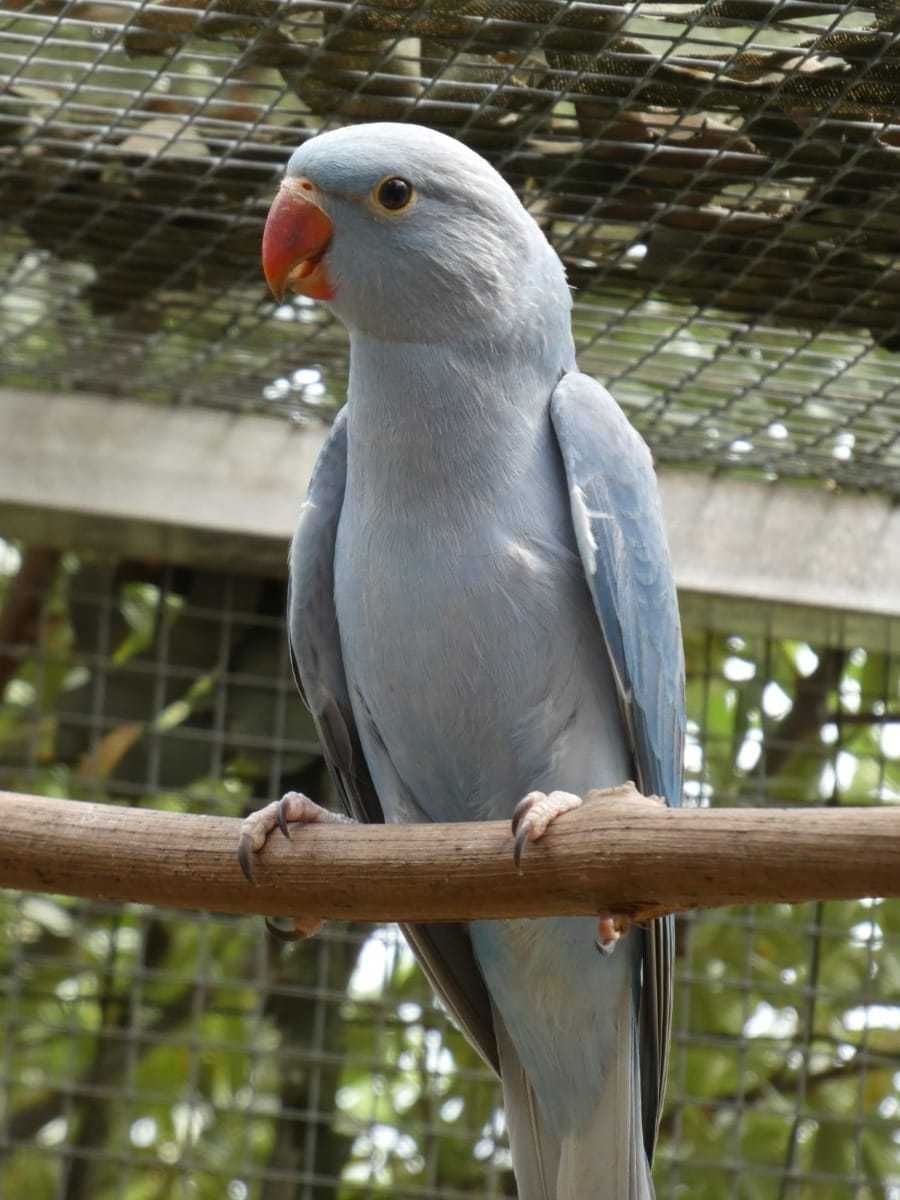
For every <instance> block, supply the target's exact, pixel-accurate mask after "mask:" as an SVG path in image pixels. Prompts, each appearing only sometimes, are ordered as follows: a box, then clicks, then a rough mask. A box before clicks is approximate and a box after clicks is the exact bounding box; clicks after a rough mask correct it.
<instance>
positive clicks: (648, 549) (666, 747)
mask: <svg viewBox="0 0 900 1200" xmlns="http://www.w3.org/2000/svg"><path fill="white" fill-rule="evenodd" d="M550 415H551V420H552V423H553V428H554V430H555V432H556V437H557V441H558V443H559V448H560V451H561V453H562V459H563V465H564V467H565V473H566V479H567V482H568V485H569V497H570V503H571V511H572V521H573V524H574V527H575V536H576V541H577V543H578V549H579V551H580V554H581V559H582V562H583V564H584V569H585V574H586V576H587V582H588V586H589V587H590V590H591V595H592V597H593V600H594V607H595V609H596V612H597V617H598V619H599V621H600V625H601V628H602V631H603V638H604V641H605V643H606V647H607V650H608V652H609V656H610V660H611V662H612V668H613V675H614V677H615V681H616V689H617V691H618V696H619V703H620V707H621V711H622V715H623V719H624V722H625V727H626V730H627V733H628V736H629V739H630V742H631V751H632V754H633V757H634V764H635V770H636V772H637V776H638V780H637V782H638V786H639V787H640V789H641V790H642V791H643V792H644V794H645V795H657V796H661V797H663V798H664V799H665V800H666V802H667V803H668V804H673V805H677V804H680V802H681V782H682V757H683V744H684V726H685V714H684V651H683V646H682V641H681V627H680V622H679V616H678V600H677V597H676V593H675V583H674V579H673V576H672V568H671V565H670V560H669V551H668V547H667V544H666V538H665V532H664V529H663V520H662V511H661V508H660V502H659V493H658V489H657V484H656V477H655V475H654V471H653V463H652V460H651V457H650V452H649V450H648V449H647V446H646V444H645V442H644V440H643V438H641V436H640V434H638V433H637V431H636V430H635V429H634V428H633V427H632V426H631V425H630V424H629V422H628V420H627V419H626V417H625V414H624V413H623V412H622V410H621V409H620V408H619V406H618V404H617V403H616V402H615V400H614V399H613V398H612V396H610V394H609V393H608V392H607V391H606V390H605V388H602V387H601V386H600V384H598V383H596V382H595V381H594V380H593V379H591V378H590V377H589V376H587V375H582V374H580V373H578V372H572V373H569V374H566V375H564V376H563V378H562V379H561V380H560V382H559V383H558V384H557V386H556V389H555V390H554V393H553V397H552V400H551V406H550ZM674 949H675V929H674V921H673V919H672V918H671V917H666V918H664V919H662V920H657V921H653V922H652V923H651V925H650V926H649V927H648V929H647V930H646V932H645V940H644V958H643V972H642V973H643V980H642V988H641V1006H640V1047H641V1066H642V1070H641V1079H642V1115H643V1125H644V1142H645V1145H646V1147H647V1152H648V1156H652V1150H653V1147H654V1145H655V1142H656V1133H657V1128H658V1124H659V1117H660V1111H661V1109H662V1102H663V1096H664V1093H665V1085H666V1074H667V1070H668V1057H669V1034H670V1028H671V1022H672V969H673V965H674Z"/></svg>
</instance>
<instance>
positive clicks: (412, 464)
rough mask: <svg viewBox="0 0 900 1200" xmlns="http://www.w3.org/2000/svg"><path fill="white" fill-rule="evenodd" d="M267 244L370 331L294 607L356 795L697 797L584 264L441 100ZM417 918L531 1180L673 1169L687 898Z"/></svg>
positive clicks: (298, 181)
mask: <svg viewBox="0 0 900 1200" xmlns="http://www.w3.org/2000/svg"><path fill="white" fill-rule="evenodd" d="M263 265H264V269H265V273H266V276H267V278H268V280H269V283H270V285H271V286H272V288H273V290H274V291H275V293H276V294H278V295H280V294H282V293H283V292H284V291H285V290H287V289H289V288H290V289H292V290H294V291H297V292H300V293H303V294H305V295H308V296H313V297H315V298H317V299H320V300H322V301H324V302H326V303H327V304H328V305H329V306H330V308H331V310H332V312H334V313H335V314H336V315H337V317H338V318H339V319H340V320H341V321H342V322H343V323H344V325H345V326H346V328H347V330H348V331H349V335H350V379H349V389H348V396H347V404H346V406H345V407H344V409H343V410H342V411H341V413H340V414H339V415H338V417H337V419H336V420H335V422H334V426H333V429H332V431H331V434H330V436H329V438H328V440H327V443H326V444H325V446H324V448H323V450H322V452H321V455H320V457H319V460H318V463H317V465H316V468H315V472H314V474H313V477H312V480H311V483H310V486H309V492H308V496H307V499H306V502H305V503H304V505H303V508H302V510H301V515H300V522H299V527H298V529H297V533H296V536H295V538H294V542H293V546H292V550H291V558H290V593H289V608H288V624H289V636H290V644H291V651H292V657H293V663H294V667H295V674H296V677H297V681H298V684H299V686H300V689H301V692H302V694H303V696H304V698H305V700H306V703H307V704H308V705H309V707H310V710H311V712H312V715H313V717H314V719H315V722H316V725H317V727H318V731H319V734H320V736H321V741H322V745H323V747H324V753H325V757H326V759H327V761H328V764H329V767H330V769H331V772H332V774H333V776H334V779H335V782H336V785H337V788H338V790H339V793H340V795H341V797H342V799H343V802H344V804H345V806H346V809H347V812H348V814H350V815H352V817H354V818H355V819H357V820H362V821H385V820H387V821H469V820H494V819H508V818H510V817H513V815H514V814H515V816H514V824H515V829H514V832H515V833H516V853H517V854H520V853H521V852H522V851H523V850H524V849H525V847H526V846H527V844H528V842H529V841H530V840H533V839H534V838H536V837H539V836H541V834H542V833H543V831H544V829H545V828H546V827H547V825H548V824H549V822H550V821H552V820H553V819H555V817H556V816H558V815H559V814H560V813H561V812H564V811H566V809H568V808H571V807H574V806H575V805H577V804H579V803H580V802H581V797H582V796H583V795H584V794H585V793H586V792H587V791H589V790H590V789H592V788H603V787H611V786H614V785H618V784H622V783H623V782H625V781H626V780H629V779H636V781H637V783H638V786H639V787H640V788H641V790H642V791H643V792H644V793H645V794H647V795H649V794H655V795H657V796H660V797H663V798H665V800H666V801H667V802H668V803H670V804H678V803H679V800H680V794H681V774H682V743H683V730H684V684H683V674H684V668H683V657H682V646H681V635H680V628H679V618H678V607H677V602H676V595H675V587H674V583H673V578H672V570H671V566H670V562H669V555H668V550H667V547H666V542H665V535H664V532H663V524H662V518H661V513H660V505H659V498H658V492H657V487H656V480H655V477H654V472H653V467H652V463H651V459H650V454H649V452H648V450H647V447H646V445H645V444H644V442H643V440H642V439H641V438H640V436H639V435H638V434H637V433H636V432H635V430H634V429H633V428H632V426H631V425H630V424H629V422H628V421H627V419H626V418H625V416H624V414H623V413H622V411H621V409H620V408H619V407H618V405H617V404H616V402H615V401H614V400H613V399H612V397H611V396H610V395H609V393H608V392H606V391H605V390H604V389H603V388H602V387H601V386H600V385H599V384H597V383H596V382H595V381H594V380H593V379H591V378H589V377H588V376H586V375H583V374H581V373H580V372H579V371H578V368H577V366H576V363H575V350H574V344H573V340H572V334H571V328H570V312H571V299H570V294H569V288H568V286H567V284H566V278H565V273H564V270H563V266H562V264H561V262H560V260H559V258H558V257H557V255H556V253H555V252H554V251H553V249H552V248H551V246H550V245H549V243H548V242H547V240H546V238H545V237H544V234H543V233H542V232H541V230H540V228H539V227H538V225H537V224H536V222H535V221H534V220H533V219H532V217H531V216H530V215H529V214H528V213H527V212H526V210H525V209H524V208H523V206H522V204H521V203H520V202H519V200H518V198H517V197H516V195H515V193H514V192H513V191H512V189H511V188H510V187H509V186H508V185H507V184H506V182H505V181H504V180H503V179H502V177H501V176H500V175H499V174H498V173H497V172H496V171H495V170H494V168H493V167H491V166H490V165H489V164H488V163H487V162H486V161H485V160H484V159H482V158H481V157H480V156H479V155H477V154H476V153H474V152H473V151H471V150H469V149H468V148H466V147H465V146H463V145H462V144H461V143H460V142H457V141H455V140H453V139H451V138H449V137H446V136H444V135H442V134H439V133H436V132H434V131H432V130H429V129H425V128H422V127H419V126H415V125H411V124H404V125H401V124H371V125H365V126H355V127H351V128H345V129H339V130H336V131H333V132H330V133H326V134H322V135H320V136H318V137H314V138H312V139H311V140H309V141H308V142H306V143H305V144H304V145H303V146H301V148H300V149H299V150H297V151H296V152H295V154H294V155H293V157H292V158H291V160H290V162H289V164H288V168H287V173H286V176H285V179H284V182H283V184H282V187H281V189H280V191H279V194H278V196H277V198H276V200H275V202H274V203H273V205H272V208H271V210H270V214H269V218H268V221H267V224H266V229H265V234H264V238H263ZM523 797H524V799H522V798H523ZM520 800H521V801H522V802H521V803H517V802H519V801H520ZM323 819H332V820H333V819H340V818H335V817H333V816H331V815H329V814H328V813H326V812H325V811H324V810H323V809H321V808H319V806H318V805H316V804H314V803H313V802H312V801H310V800H308V799H307V798H306V797H303V796H300V795H298V794H295V793H291V794H289V795H288V796H286V797H285V798H284V799H283V800H282V801H281V802H280V803H278V804H276V805H270V806H268V808H266V809H262V810H261V811H260V812H259V813H257V814H254V815H253V816H252V817H251V818H249V819H248V822H247V823H246V827H245V833H244V836H243V838H242V846H241V858H242V862H243V864H244V866H245V869H246V870H247V872H248V873H251V872H252V854H253V852H254V851H255V850H257V849H258V848H259V847H260V846H261V845H262V844H263V842H264V841H265V838H266V836H267V835H268V833H269V832H270V831H271V830H272V829H273V828H274V826H275V825H276V824H280V825H281V826H282V828H283V829H284V830H285V831H286V830H287V826H288V823H289V822H293V821H297V822H301V823H302V822H304V821H307V822H308V821H315V820H323ZM343 819H346V818H343ZM525 869H527V857H526V868H525ZM298 924H299V927H300V928H301V929H303V930H304V931H306V932H308V931H310V930H311V929H312V928H313V927H314V925H315V923H314V922H311V923H310V922H308V923H306V924H305V925H304V924H303V923H302V922H299V923H298ZM598 929H599V937H598ZM404 932H405V934H406V936H407V938H408V939H409V941H410V944H411V945H412V948H413V950H414V952H415V954H416V956H417V958H418V960H419V962H420V963H421V965H422V967H423V968H424V970H425V973H426V975H427V976H428V978H429V980H430V981H431V984H432V985H433V987H434V988H435V990H436V991H437V992H438V994H439V995H440V996H441V997H442V998H443V1000H444V1001H445V1003H446V1004H447V1006H448V1007H449V1009H450V1011H451V1012H452V1013H453V1014H454V1016H455V1018H456V1020H457V1021H458V1023H459V1025H460V1026H461V1027H462V1029H463V1031H464V1032H465V1033H466V1035H467V1036H468V1037H469V1039H470V1040H471V1041H472V1043H473V1044H474V1045H475V1046H476V1048H477V1049H478V1050H479V1051H480V1053H481V1054H482V1056H483V1057H484V1059H485V1060H486V1061H487V1062H488V1063H489V1064H491V1065H492V1066H493V1067H494V1068H495V1069H496V1070H497V1071H498V1072H499V1074H500V1076H501V1079H502V1085H503V1095H504V1106H505V1111H506V1118H507V1127H508V1131H509V1138H510V1144H511V1150H512V1157H513V1166H514V1170H515V1175H516V1182H517V1186H518V1191H519V1197H520V1200H587V1198H588V1197H593V1198H595V1200H648V1198H650V1197H652V1196H653V1186H652V1183H651V1177H650V1164H651V1161H652V1154H653V1148H654V1143H655V1140H656V1134H657V1127H658V1123H659V1116H660V1109H661V1106H662V1100H663V1092H664V1088H665V1079H666V1068H667V1058H668V1042H669V1028H670V1023H671V993H672V963H673V928H672V923H671V920H660V921H655V922H653V923H652V925H650V926H648V927H646V928H637V927H635V928H631V929H628V928H627V923H626V922H623V921H620V920H619V919H618V918H616V917H615V916H614V915H607V916H606V917H604V918H602V919H601V920H600V922H599V926H598V922H597V921H595V920H593V919H591V918H570V919H556V918H554V919H542V920H506V921H475V922H472V923H470V924H468V925H455V926H454V925H447V926H441V925H435V926H413V927H409V928H406V929H405V930H404ZM598 947H599V949H600V950H601V951H605V953H598ZM613 948H615V953H609V951H610V950H612V949H613Z"/></svg>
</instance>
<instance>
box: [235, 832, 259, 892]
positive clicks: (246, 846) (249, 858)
mask: <svg viewBox="0 0 900 1200" xmlns="http://www.w3.org/2000/svg"><path fill="white" fill-rule="evenodd" d="M237 859H238V863H239V864H240V868H241V871H242V872H243V875H244V878H245V879H246V880H247V882H248V883H256V876H255V875H254V874H253V843H252V842H251V841H250V838H249V837H247V836H246V834H245V835H244V836H243V837H242V838H241V840H240V842H239V843H238V851H237Z"/></svg>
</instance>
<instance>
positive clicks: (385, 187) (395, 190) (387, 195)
mask: <svg viewBox="0 0 900 1200" xmlns="http://www.w3.org/2000/svg"><path fill="white" fill-rule="evenodd" d="M411 195H412V188H411V187H410V186H409V184H408V183H407V182H406V180H405V179H386V180H385V181H384V183H383V184H382V185H381V187H380V188H379V189H378V199H379V200H380V201H381V203H382V204H383V205H384V207H385V208H403V206H404V205H405V204H408V203H409V198H410V196H411Z"/></svg>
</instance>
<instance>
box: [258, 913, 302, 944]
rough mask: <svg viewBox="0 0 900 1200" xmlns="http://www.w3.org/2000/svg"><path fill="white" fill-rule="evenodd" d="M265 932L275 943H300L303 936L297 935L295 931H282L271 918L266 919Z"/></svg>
mask: <svg viewBox="0 0 900 1200" xmlns="http://www.w3.org/2000/svg"><path fill="white" fill-rule="evenodd" d="M264 919H265V923H266V932H267V933H268V934H269V935H270V936H271V937H273V938H274V939H275V941H276V942H302V941H303V937H304V935H303V934H302V933H298V932H297V931H296V930H295V929H291V930H288V929H282V928H281V926H280V925H276V924H275V922H274V921H273V920H272V918H271V917H266V918H264Z"/></svg>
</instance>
